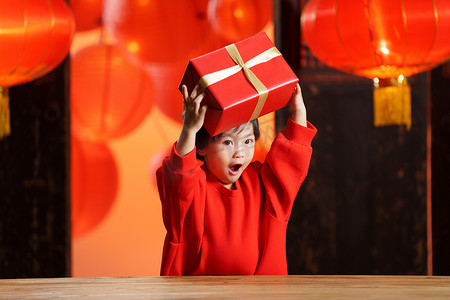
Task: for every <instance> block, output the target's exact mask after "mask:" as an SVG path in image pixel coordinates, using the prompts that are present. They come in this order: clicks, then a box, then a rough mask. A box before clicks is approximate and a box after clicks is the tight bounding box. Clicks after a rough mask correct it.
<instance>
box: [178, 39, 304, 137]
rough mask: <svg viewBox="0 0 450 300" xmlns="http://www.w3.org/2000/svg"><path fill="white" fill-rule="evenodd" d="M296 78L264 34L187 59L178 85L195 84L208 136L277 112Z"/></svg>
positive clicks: (191, 87)
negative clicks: (202, 93) (201, 94)
mask: <svg viewBox="0 0 450 300" xmlns="http://www.w3.org/2000/svg"><path fill="white" fill-rule="evenodd" d="M297 82H298V78H297V76H296V75H295V73H294V72H293V71H292V69H291V68H290V67H289V65H288V64H287V62H286V61H285V60H284V58H283V57H282V56H281V54H280V52H278V50H277V49H276V48H275V46H274V45H273V43H272V41H271V40H270V39H269V38H268V36H267V35H266V34H265V33H260V34H257V35H255V36H253V37H250V38H248V39H245V40H242V41H239V42H236V43H234V44H231V45H229V46H227V47H224V48H221V49H218V50H216V51H213V52H210V53H208V54H205V55H202V56H199V57H197V58H194V59H191V60H189V63H188V65H187V67H186V70H185V72H184V75H183V78H182V80H181V83H180V85H179V89H180V91H181V86H182V85H186V86H187V88H188V91H189V93H190V92H191V91H192V90H193V88H194V87H195V86H196V85H197V84H200V85H201V86H202V88H204V89H205V94H206V96H205V98H204V100H203V101H204V103H206V104H207V105H208V110H207V112H206V117H205V122H204V126H205V128H206V130H208V132H209V134H210V135H211V136H215V135H217V134H219V133H222V132H224V131H226V130H228V129H231V128H233V127H236V126H238V125H241V124H244V123H246V122H249V121H251V120H253V119H256V118H257V117H259V116H263V115H265V114H267V113H270V112H272V111H275V110H277V109H280V108H282V107H284V106H286V104H287V103H288V102H289V99H290V97H291V95H292V92H293V91H294V87H295V85H296V83H297Z"/></svg>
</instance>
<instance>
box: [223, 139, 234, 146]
mask: <svg viewBox="0 0 450 300" xmlns="http://www.w3.org/2000/svg"><path fill="white" fill-rule="evenodd" d="M223 144H224V145H226V146H229V145H231V144H232V143H231V141H230V140H225V141H223Z"/></svg>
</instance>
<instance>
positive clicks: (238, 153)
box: [233, 146, 245, 158]
mask: <svg viewBox="0 0 450 300" xmlns="http://www.w3.org/2000/svg"><path fill="white" fill-rule="evenodd" d="M233 156H234V157H235V158H242V157H244V156H245V150H244V147H242V146H240V147H236V148H235V149H234V155H233Z"/></svg>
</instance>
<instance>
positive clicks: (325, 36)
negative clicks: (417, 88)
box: [301, 0, 450, 129]
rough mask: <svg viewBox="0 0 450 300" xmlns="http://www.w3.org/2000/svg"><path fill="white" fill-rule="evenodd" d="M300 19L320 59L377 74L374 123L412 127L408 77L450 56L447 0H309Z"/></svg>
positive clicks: (361, 72)
mask: <svg viewBox="0 0 450 300" xmlns="http://www.w3.org/2000/svg"><path fill="white" fill-rule="evenodd" d="M301 23H302V34H303V38H304V41H305V42H306V43H307V45H308V47H309V49H310V50H311V51H312V53H313V54H314V55H315V56H316V57H317V58H318V59H320V60H321V61H323V62H324V63H325V64H326V65H328V66H330V67H333V68H336V69H339V70H341V71H344V72H348V73H353V74H356V75H359V76H364V77H368V78H371V79H373V80H374V123H375V125H391V124H405V125H406V127H407V128H408V129H409V127H410V126H411V117H410V116H411V101H410V97H411V95H410V87H409V85H408V84H407V82H406V77H408V76H411V75H413V74H416V73H419V72H422V71H426V70H429V69H431V68H433V67H435V66H437V65H438V64H440V63H442V62H444V61H445V60H447V59H448V58H449V57H450V34H449V32H450V1H448V0H403V1H401V0H394V1H393V0H371V1H370V0H346V1H337V0H334V1H321V0H310V1H309V2H308V3H307V4H306V6H305V7H304V9H303V12H302V17H301ZM386 110H387V111H386Z"/></svg>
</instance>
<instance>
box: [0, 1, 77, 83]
mask: <svg viewBox="0 0 450 300" xmlns="http://www.w3.org/2000/svg"><path fill="white" fill-rule="evenodd" d="M74 33H75V20H74V17H73V15H72V13H71V11H70V8H69V6H68V5H67V3H66V1H65V0H48V1H42V0H24V1H11V0H0V86H5V87H10V86H13V85H17V84H22V83H26V82H29V81H32V80H34V79H36V78H38V77H40V76H43V75H45V74H46V73H48V72H50V71H51V70H53V69H54V68H55V67H56V66H58V65H59V64H60V63H61V62H62V61H63V59H64V58H65V57H66V56H67V53H68V52H69V47H70V44H71V43H72V39H73V36H74Z"/></svg>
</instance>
